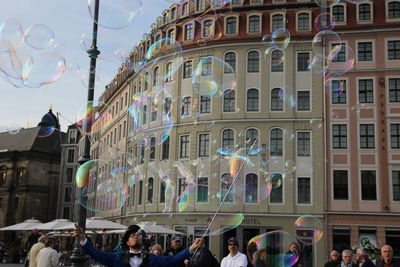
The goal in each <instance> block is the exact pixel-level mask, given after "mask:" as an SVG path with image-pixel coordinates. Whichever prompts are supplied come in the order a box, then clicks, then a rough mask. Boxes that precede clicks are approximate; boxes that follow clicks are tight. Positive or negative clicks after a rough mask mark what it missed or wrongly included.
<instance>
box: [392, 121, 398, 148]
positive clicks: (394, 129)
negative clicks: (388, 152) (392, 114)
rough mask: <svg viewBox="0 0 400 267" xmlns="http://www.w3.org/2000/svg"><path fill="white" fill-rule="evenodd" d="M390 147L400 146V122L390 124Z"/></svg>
mask: <svg viewBox="0 0 400 267" xmlns="http://www.w3.org/2000/svg"><path fill="white" fill-rule="evenodd" d="M390 148H400V124H390Z"/></svg>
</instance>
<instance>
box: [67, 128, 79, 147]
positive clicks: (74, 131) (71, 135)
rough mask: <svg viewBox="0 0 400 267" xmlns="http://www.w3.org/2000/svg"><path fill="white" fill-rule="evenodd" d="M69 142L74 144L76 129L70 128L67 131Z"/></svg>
mask: <svg viewBox="0 0 400 267" xmlns="http://www.w3.org/2000/svg"><path fill="white" fill-rule="evenodd" d="M68 135H69V138H68V139H69V143H70V144H74V143H76V135H77V131H76V130H70V131H69V133H68Z"/></svg>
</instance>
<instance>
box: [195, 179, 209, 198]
mask: <svg viewBox="0 0 400 267" xmlns="http://www.w3.org/2000/svg"><path fill="white" fill-rule="evenodd" d="M197 182H198V185H197V202H208V178H207V177H199V178H198V180H197Z"/></svg>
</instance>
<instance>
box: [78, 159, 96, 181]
mask: <svg viewBox="0 0 400 267" xmlns="http://www.w3.org/2000/svg"><path fill="white" fill-rule="evenodd" d="M99 162H100V161H99V160H89V161H87V162H85V163H84V164H82V165H81V166H80V167H79V169H78V170H77V172H76V175H75V182H76V186H77V187H87V186H88V185H89V175H90V171H91V170H92V169H93V168H94V167H96V166H97V165H98V164H99Z"/></svg>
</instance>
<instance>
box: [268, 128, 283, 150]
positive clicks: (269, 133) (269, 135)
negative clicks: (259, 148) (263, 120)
mask: <svg viewBox="0 0 400 267" xmlns="http://www.w3.org/2000/svg"><path fill="white" fill-rule="evenodd" d="M274 129H279V130H281V131H282V156H275V155H274V157H275V158H285V135H284V129H283V128H282V127H277V126H273V127H271V128H270V129H269V130H268V144H269V145H271V132H272V130H274ZM270 147H271V146H270ZM269 154H270V155H271V151H270V152H269Z"/></svg>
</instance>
